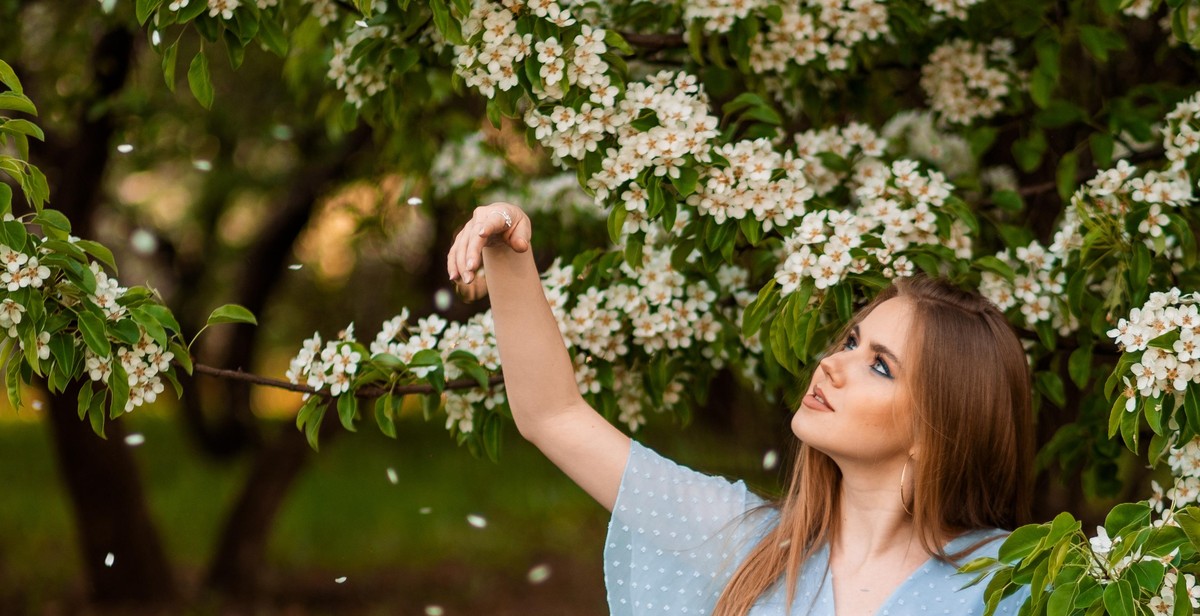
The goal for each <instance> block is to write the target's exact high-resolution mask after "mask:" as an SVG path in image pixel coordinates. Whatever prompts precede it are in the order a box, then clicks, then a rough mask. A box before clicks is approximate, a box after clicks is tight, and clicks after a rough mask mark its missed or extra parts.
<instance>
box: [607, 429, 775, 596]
mask: <svg viewBox="0 0 1200 616" xmlns="http://www.w3.org/2000/svg"><path fill="white" fill-rule="evenodd" d="M763 504H764V502H763V500H762V499H761V498H759V497H758V496H756V495H754V494H753V493H751V492H750V491H749V490H748V489H747V488H746V485H745V484H744V483H742V482H740V481H739V482H737V483H731V482H729V481H726V480H725V479H721V478H719V477H711V476H708V475H704V474H702V473H698V472H696V471H693V470H690V469H687V468H684V467H682V466H679V465H677V464H675V463H674V462H671V461H670V460H667V459H665V458H663V457H662V456H659V455H658V454H656V453H654V452H653V451H651V450H649V449H647V448H646V447H644V446H642V445H641V444H639V443H637V442H636V441H634V443H633V447H632V448H631V449H630V452H629V460H628V462H626V465H625V472H624V474H623V476H622V478H621V487H620V491H619V492H618V493H617V501H616V504H615V505H614V506H613V515H612V519H611V520H610V522H609V526H608V537H607V539H606V541H605V546H604V581H605V586H606V587H607V589H608V605H609V610H610V613H611V614H612V615H613V616H643V615H648V614H688V615H704V614H708V613H710V612H711V611H712V608H713V605H714V604H715V603H716V600H717V598H718V597H719V596H720V594H721V590H722V589H723V588H724V587H725V584H726V583H727V582H728V581H729V578H730V577H731V576H732V575H733V571H734V569H735V568H736V566H737V564H738V563H740V562H741V561H742V559H744V558H745V556H746V554H747V553H749V551H750V549H751V548H752V547H753V546H754V544H755V543H756V542H757V541H758V540H759V539H760V538H761V537H762V536H763V534H765V533H766V532H767V530H769V529H770V527H771V526H772V525H773V524H774V522H775V520H776V518H777V515H776V514H775V512H774V510H773V509H769V508H765V507H762V508H760V505H763Z"/></svg>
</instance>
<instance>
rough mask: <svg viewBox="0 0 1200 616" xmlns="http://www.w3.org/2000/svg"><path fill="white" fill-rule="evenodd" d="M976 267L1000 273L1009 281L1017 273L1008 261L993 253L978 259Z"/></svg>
mask: <svg viewBox="0 0 1200 616" xmlns="http://www.w3.org/2000/svg"><path fill="white" fill-rule="evenodd" d="M975 267H977V268H979V269H981V270H984V271H989V272H992V273H994V274H999V275H1001V276H1003V277H1004V279H1005V280H1009V281H1011V280H1012V279H1013V278H1015V277H1016V275H1017V274H1016V272H1014V271H1013V269H1012V268H1011V267H1009V265H1008V264H1007V263H1005V262H1004V261H1001V260H1000V259H998V258H997V257H995V256H992V255H986V256H982V257H979V258H978V259H976V260H975Z"/></svg>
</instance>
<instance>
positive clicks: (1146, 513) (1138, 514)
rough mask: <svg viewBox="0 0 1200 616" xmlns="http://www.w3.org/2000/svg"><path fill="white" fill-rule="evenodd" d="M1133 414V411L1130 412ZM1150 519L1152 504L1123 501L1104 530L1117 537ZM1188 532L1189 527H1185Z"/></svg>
mask: <svg viewBox="0 0 1200 616" xmlns="http://www.w3.org/2000/svg"><path fill="white" fill-rule="evenodd" d="M1130 414H1131V415H1132V414H1133V413H1130ZM1149 520H1150V505H1148V504H1146V501H1141V502H1138V503H1121V504H1119V505H1117V506H1116V507H1113V508H1112V510H1111V511H1109V512H1108V516H1106V517H1105V518H1104V530H1106V531H1108V536H1109V537H1116V536H1117V535H1120V534H1122V533H1123V532H1125V530H1126V529H1128V528H1131V527H1135V526H1140V525H1142V524H1146V523H1147V522H1148V521H1149ZM1184 531H1185V532H1186V531H1187V529H1184Z"/></svg>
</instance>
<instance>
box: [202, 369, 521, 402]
mask: <svg viewBox="0 0 1200 616" xmlns="http://www.w3.org/2000/svg"><path fill="white" fill-rule="evenodd" d="M194 371H195V372H198V373H200V374H207V375H209V376H215V377H219V378H223V379H233V380H236V381H244V382H246V383H252V384H254V385H263V386H266V387H275V388H277V389H286V390H288V391H296V392H300V393H305V394H313V395H316V396H328V395H329V392H327V391H321V390H319V389H313V388H312V387H309V386H307V385H298V384H296V383H291V382H288V381H284V380H280V379H273V378H270V377H265V376H259V375H257V374H252V373H249V372H243V371H241V370H225V369H223V368H214V367H212V366H206V365H204V364H196V365H195V366H194ZM503 382H504V376H503V375H499V374H496V375H493V376H492V377H491V378H490V379H488V385H489V386H490V385H498V384H500V383H503ZM476 387H479V381H476V380H475V379H456V380H453V381H446V386H445V387H443V388H442V390H443V391H446V390H451V389H473V388H476ZM437 391H438V390H436V389H434V388H433V386H432V385H398V386H396V387H390V388H389V387H380V386H378V385H368V386H366V387H363V388H362V389H359V390H358V392H357V394H356V395H357V396H358V397H359V398H378V397H380V396H382V395H385V394H388V393H391V394H432V393H437Z"/></svg>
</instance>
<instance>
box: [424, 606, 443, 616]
mask: <svg viewBox="0 0 1200 616" xmlns="http://www.w3.org/2000/svg"><path fill="white" fill-rule="evenodd" d="M445 613H446V611H445V610H443V609H442V606H440V605H426V606H425V616H442V614H445Z"/></svg>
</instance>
